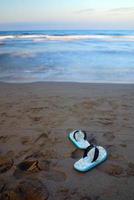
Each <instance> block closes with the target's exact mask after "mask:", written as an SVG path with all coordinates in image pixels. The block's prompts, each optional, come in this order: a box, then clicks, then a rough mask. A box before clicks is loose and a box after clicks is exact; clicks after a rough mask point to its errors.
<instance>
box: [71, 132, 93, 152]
mask: <svg viewBox="0 0 134 200" xmlns="http://www.w3.org/2000/svg"><path fill="white" fill-rule="evenodd" d="M68 137H69V139H70V140H71V141H72V142H73V144H74V145H75V146H76V147H77V148H79V149H86V148H87V147H88V146H90V144H89V142H88V141H87V134H86V132H85V131H82V130H75V131H73V132H71V133H69V135H68Z"/></svg>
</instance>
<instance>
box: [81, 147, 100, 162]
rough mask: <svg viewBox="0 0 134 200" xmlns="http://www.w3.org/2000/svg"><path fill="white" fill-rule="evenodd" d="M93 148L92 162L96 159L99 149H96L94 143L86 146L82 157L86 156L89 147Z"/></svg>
mask: <svg viewBox="0 0 134 200" xmlns="http://www.w3.org/2000/svg"><path fill="white" fill-rule="evenodd" d="M93 148H95V152H94V157H93V160H92V162H94V161H96V160H97V158H98V156H99V149H98V148H97V147H96V146H95V145H93V144H91V145H90V146H88V147H87V148H86V149H85V151H84V155H83V158H85V157H87V154H88V152H89V151H90V150H91V149H93Z"/></svg>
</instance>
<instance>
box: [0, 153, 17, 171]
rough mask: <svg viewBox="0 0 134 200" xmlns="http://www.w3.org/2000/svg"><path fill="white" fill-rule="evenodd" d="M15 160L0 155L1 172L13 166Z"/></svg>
mask: <svg viewBox="0 0 134 200" xmlns="http://www.w3.org/2000/svg"><path fill="white" fill-rule="evenodd" d="M13 163H14V162H13V160H12V159H10V158H8V157H6V156H0V173H4V172H6V171H8V170H9V169H10V168H11V167H12V166H13Z"/></svg>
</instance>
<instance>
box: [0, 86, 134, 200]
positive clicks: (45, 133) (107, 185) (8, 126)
mask: <svg viewBox="0 0 134 200" xmlns="http://www.w3.org/2000/svg"><path fill="white" fill-rule="evenodd" d="M74 129H83V130H85V131H87V133H88V139H89V140H90V141H92V142H93V143H94V144H99V145H102V146H104V147H105V148H106V149H107V151H108V160H107V161H106V162H104V163H103V164H102V165H100V166H98V167H97V168H95V169H94V170H92V171H90V172H88V173H85V174H81V173H78V172H77V171H75V170H74V169H73V164H74V162H76V161H77V160H78V159H79V158H81V156H82V155H83V151H80V150H77V149H76V148H75V147H74V146H73V144H72V143H71V142H70V141H69V140H68V138H67V135H68V133H69V132H70V131H72V130H74ZM133 152H134V85H123V84H122V85H116V84H74V83H32V84H4V83H0V200H5V199H11V200H18V199H20V200H31V199H32V200H45V199H48V200H115V199H116V200H126V199H129V200H134V189H133V187H134V153H133Z"/></svg>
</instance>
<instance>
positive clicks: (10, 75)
mask: <svg viewBox="0 0 134 200" xmlns="http://www.w3.org/2000/svg"><path fill="white" fill-rule="evenodd" d="M0 81H3V82H17V83H18V82H19V83H21V82H40V81H59V82H60V81H64V82H88V83H134V31H115V30H114V31H106V30H105V31H104V30H102V31H101V30H98V31H91V30H90V31H79V30H77V31H71V30H70V31H61V30H60V31H54V30H53V31H7V32H5V31H3V32H0Z"/></svg>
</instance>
